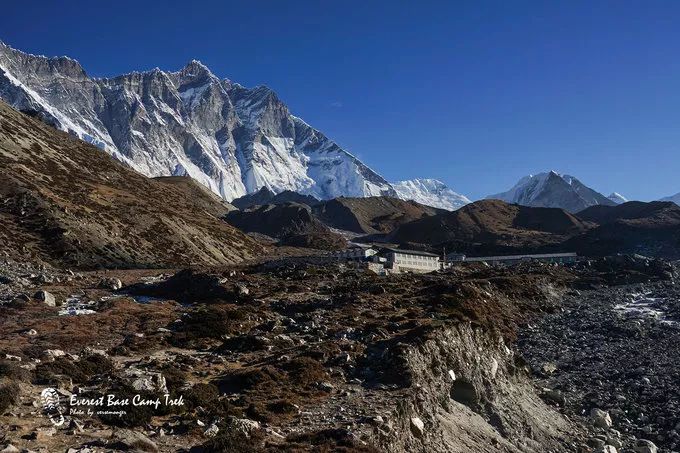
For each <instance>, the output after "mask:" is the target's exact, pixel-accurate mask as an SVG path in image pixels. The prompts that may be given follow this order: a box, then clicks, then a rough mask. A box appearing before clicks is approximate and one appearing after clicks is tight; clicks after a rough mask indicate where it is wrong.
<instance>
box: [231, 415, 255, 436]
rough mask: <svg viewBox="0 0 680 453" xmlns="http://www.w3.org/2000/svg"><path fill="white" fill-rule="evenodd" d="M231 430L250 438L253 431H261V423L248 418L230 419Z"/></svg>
mask: <svg viewBox="0 0 680 453" xmlns="http://www.w3.org/2000/svg"><path fill="white" fill-rule="evenodd" d="M229 429H230V430H233V431H237V432H239V433H241V434H243V435H245V436H246V437H250V435H251V433H252V432H253V431H256V430H258V429H260V423H259V422H256V421H255V420H250V419H248V418H236V417H230V418H229Z"/></svg>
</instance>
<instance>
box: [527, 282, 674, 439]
mask: <svg viewBox="0 0 680 453" xmlns="http://www.w3.org/2000/svg"><path fill="white" fill-rule="evenodd" d="M518 347H519V350H520V353H521V354H522V356H523V357H524V358H525V359H526V360H527V361H528V365H529V367H531V369H532V371H533V372H534V375H535V376H536V378H537V379H538V382H539V385H540V386H541V387H542V388H543V397H544V399H545V400H546V401H549V402H550V403H551V404H554V405H557V406H560V407H561V409H562V410H563V411H564V413H566V414H568V415H570V416H573V417H575V418H577V419H581V421H582V424H583V425H585V426H588V427H589V429H590V436H591V438H590V439H589V444H590V445H591V446H593V447H594V448H601V447H604V446H605V445H610V446H613V447H616V448H617V449H619V451H636V452H653V451H657V450H656V447H658V451H661V452H671V451H678V450H680V434H679V432H680V284H677V283H676V282H675V281H674V280H673V279H671V280H667V281H663V282H652V283H640V284H633V285H622V286H616V287H603V288H601V289H594V290H583V291H576V290H572V291H569V292H567V293H566V295H565V296H564V298H563V299H562V302H561V307H560V309H559V310H558V311H557V312H555V313H553V314H550V315H547V316H545V317H543V318H541V319H540V320H538V321H537V322H535V323H531V324H530V325H528V326H527V327H526V328H524V329H523V330H521V332H520V337H519V341H518Z"/></svg>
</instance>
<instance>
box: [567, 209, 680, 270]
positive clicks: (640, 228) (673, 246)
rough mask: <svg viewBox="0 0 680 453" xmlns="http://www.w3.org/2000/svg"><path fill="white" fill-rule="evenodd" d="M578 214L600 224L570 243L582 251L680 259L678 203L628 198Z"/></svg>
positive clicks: (569, 244) (568, 245) (592, 253)
mask: <svg viewBox="0 0 680 453" xmlns="http://www.w3.org/2000/svg"><path fill="white" fill-rule="evenodd" d="M578 216H579V217H580V218H582V219H585V220H591V221H593V222H596V223H598V224H600V226H599V227H597V228H595V229H593V230H591V231H588V232H587V233H586V234H583V235H581V236H578V237H575V238H573V239H571V240H570V241H569V242H568V243H567V247H570V248H572V249H575V250H578V251H579V252H581V253H584V254H588V255H609V254H615V253H639V254H642V255H647V256H658V257H665V258H671V259H678V258H680V206H678V205H677V204H675V203H672V202H668V201H665V202H664V201H655V202H650V203H644V202H640V201H629V202H628V203H624V204H621V205H618V206H592V207H590V208H588V209H586V210H584V211H581V212H579V213H578Z"/></svg>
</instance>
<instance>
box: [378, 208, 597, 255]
mask: <svg viewBox="0 0 680 453" xmlns="http://www.w3.org/2000/svg"><path fill="white" fill-rule="evenodd" d="M592 226H593V225H592V224H590V223H586V222H583V221H581V220H579V219H578V218H577V217H575V216H574V215H572V214H570V213H568V212H566V211H564V210H563V209H558V208H534V207H528V206H519V205H513V204H508V203H505V202H503V201H500V200H481V201H477V202H475V203H471V204H469V205H466V206H464V207H462V208H461V209H459V210H457V211H453V212H446V213H443V214H439V215H436V216H432V217H427V218H423V219H420V220H416V221H413V222H410V223H407V224H405V225H402V226H400V227H399V228H398V229H397V230H396V231H395V232H394V233H393V234H392V235H390V236H389V239H390V240H391V241H394V242H397V243H417V244H426V245H429V246H433V247H439V246H449V248H459V249H460V248H463V249H466V248H468V249H469V246H471V245H472V244H475V243H483V244H484V245H485V246H486V248H487V249H489V250H493V249H499V250H501V249H503V248H507V249H508V250H511V249H523V248H524V249H526V248H541V247H546V246H553V245H555V244H558V243H560V242H562V241H564V240H565V239H567V238H569V237H572V236H574V235H577V234H580V233H582V232H584V231H586V230H587V229H589V228H591V227H592ZM466 244H467V246H466Z"/></svg>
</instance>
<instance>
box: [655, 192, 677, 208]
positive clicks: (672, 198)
mask: <svg viewBox="0 0 680 453" xmlns="http://www.w3.org/2000/svg"><path fill="white" fill-rule="evenodd" d="M659 201H672V202H673V203H675V204H677V205H680V193H676V194H675V195H671V196H670V197H664V198H662V199H661V200H659Z"/></svg>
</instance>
